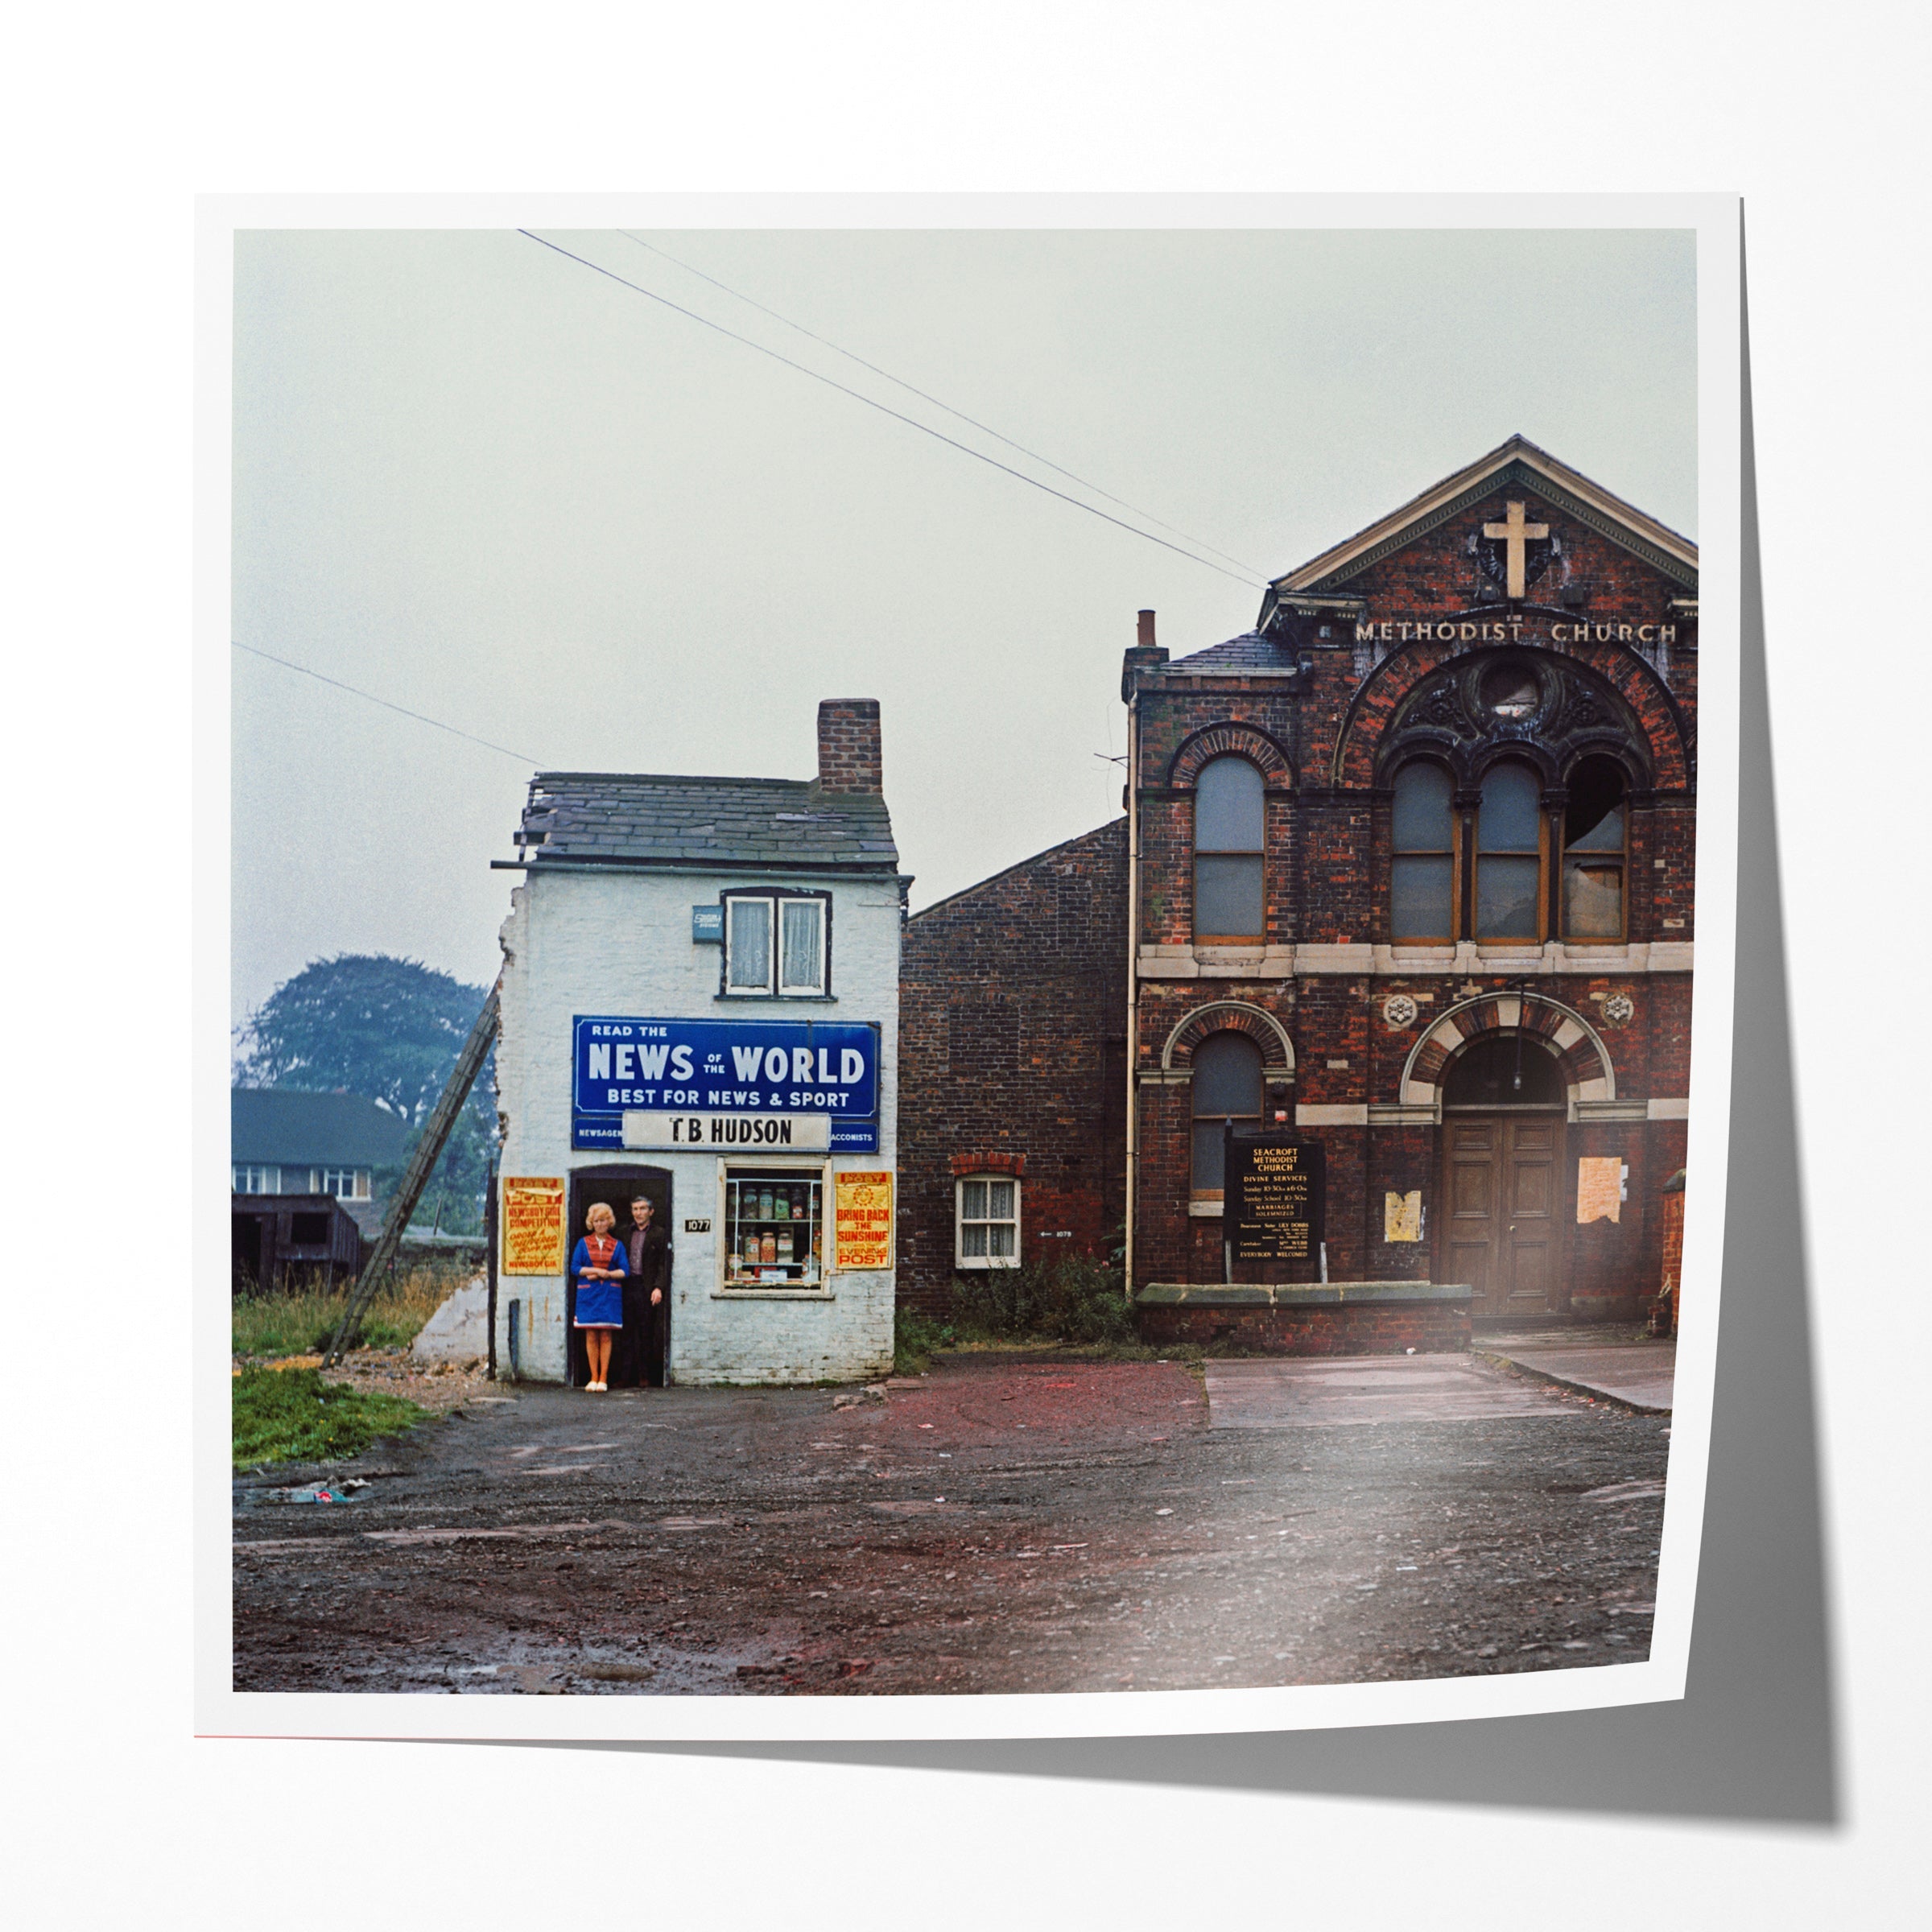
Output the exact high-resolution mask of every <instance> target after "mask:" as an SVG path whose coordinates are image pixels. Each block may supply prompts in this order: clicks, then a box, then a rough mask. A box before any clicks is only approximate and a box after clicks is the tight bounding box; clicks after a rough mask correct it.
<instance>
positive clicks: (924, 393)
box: [617, 228, 1261, 575]
mask: <svg viewBox="0 0 1932 1932" xmlns="http://www.w3.org/2000/svg"><path fill="white" fill-rule="evenodd" d="M617 233H619V234H621V236H622V237H624V239H625V241H626V242H635V243H636V244H637V246H638V247H639V248H644V249H648V250H650V252H651V254H654V255H662V256H663V258H664V259H665V260H666V261H667V262H671V264H672V265H673V266H675V267H678V268H681V269H683V270H684V272H685V273H686V274H687V275H696V277H697V278H698V279H699V280H700V282H708V283H710V284H711V286H712V287H713V288H716V289H721V290H722V291H724V292H725V294H726V295H729V296H730V297H731V299H733V301H734V302H742V303H745V305H746V306H747V307H748V308H755V309H756V310H757V311H758V313H759V314H760V315H762V316H770V317H771V319H772V320H773V321H774V322H782V323H783V324H784V325H785V326H786V328H791V329H796V330H797V331H798V332H799V334H800V335H802V336H807V337H809V338H810V339H811V341H814V342H816V343H818V344H819V345H820V346H821V347H822V348H825V349H830V350H831V351H832V353H833V354H834V355H835V356H843V357H844V358H845V359H846V361H848V362H856V363H857V364H858V365H859V367H860V368H861V369H870V370H871V371H872V373H873V374H874V375H875V376H882V377H884V378H885V379H886V381H887V382H890V383H892V384H894V386H896V387H898V388H899V389H902V390H905V391H906V393H907V394H909V395H914V396H917V397H918V398H919V400H920V401H921V402H922V403H931V405H932V406H933V407H934V408H935V409H943V410H944V411H945V412H946V413H947V415H949V416H956V417H958V419H960V422H962V423H970V424H971V425H972V427H973V428H975V429H976V430H978V431H980V433H981V434H982V435H983V436H991V437H992V438H993V440H994V441H995V442H998V443H1004V444H1005V445H1006V447H1007V448H1009V449H1017V450H1018V452H1020V454H1021V455H1022V456H1030V457H1031V458H1032V460H1034V462H1035V463H1041V464H1045V465H1046V467H1047V469H1051V470H1052V471H1054V472H1055V473H1056V474H1058V475H1059V476H1063V477H1067V478H1068V479H1069V480H1070V481H1073V482H1075V483H1077V484H1079V485H1080V487H1081V489H1090V490H1092V492H1093V493H1094V494H1095V495H1096V496H1097V497H1105V498H1106V499H1107V501H1108V502H1109V503H1117V504H1119V506H1121V509H1122V510H1132V511H1133V514H1135V515H1136V516H1137V517H1144V518H1146V520H1147V521H1148V522H1150V523H1151V524H1153V525H1154V527H1155V528H1156V529H1157V530H1166V531H1168V532H1169V533H1170V535H1174V536H1177V537H1185V538H1186V539H1187V541H1188V542H1189V543H1191V544H1193V545H1194V546H1195V548H1196V549H1197V550H1204V551H1208V554H1209V555H1212V556H1216V557H1219V558H1220V559H1222V561H1223V562H1224V563H1228V564H1236V565H1237V566H1239V568H1241V569H1243V570H1245V571H1248V572H1253V573H1254V574H1256V575H1259V574H1261V573H1259V572H1256V569H1255V566H1254V565H1253V564H1248V563H1244V562H1243V561H1242V559H1241V558H1239V557H1236V556H1232V555H1229V553H1228V551H1224V550H1220V549H1217V548H1216V547H1215V546H1214V545H1213V544H1212V543H1209V542H1208V539H1206V538H1205V537H1197V536H1195V535H1194V534H1193V533H1192V532H1191V530H1183V529H1182V528H1181V527H1180V526H1179V525H1178V524H1174V523H1169V522H1166V521H1165V520H1163V519H1162V518H1159V517H1157V516H1156V515H1155V514H1154V512H1153V511H1152V510H1145V509H1143V508H1142V507H1141V506H1140V505H1139V504H1137V503H1130V502H1128V500H1127V499H1126V498H1125V497H1117V496H1116V495H1115V494H1114V493H1113V491H1112V490H1110V489H1103V488H1102V487H1101V486H1100V485H1099V484H1098V483H1096V482H1094V481H1092V478H1091V477H1083V476H1081V475H1080V473H1079V472H1078V471H1076V470H1071V469H1067V466H1066V464H1063V463H1056V462H1055V461H1054V460H1053V459H1052V457H1051V456H1042V455H1041V454H1040V452H1038V450H1037V449H1030V448H1027V446H1026V444H1024V443H1019V442H1016V441H1015V440H1013V438H1012V437H1011V436H1007V435H1005V434H1004V433H1003V432H1002V431H999V430H997V429H995V428H994V427H993V425H992V424H991V423H982V422H981V421H980V419H979V418H978V417H977V416H969V415H967V413H966V412H965V411H964V410H963V409H955V408H954V407H953V406H952V404H951V403H947V402H943V401H941V399H940V398H939V397H937V396H935V395H934V394H932V393H931V391H930V390H923V389H921V388H920V387H919V385H918V384H917V383H914V382H907V381H906V378H904V377H903V376H895V375H894V374H893V373H892V371H891V370H890V369H881V367H880V366H879V365H878V364H877V363H876V362H869V361H867V360H866V359H865V357H863V356H861V355H859V354H857V353H856V352H855V351H853V350H852V349H846V348H844V347H843V346H842V345H840V344H839V343H836V342H835V341H832V338H831V337H830V336H822V335H820V334H819V332H818V331H817V330H816V329H815V328H807V327H806V326H805V324H803V322H795V321H793V320H792V319H791V316H786V315H781V314H780V313H779V312H778V310H777V309H775V308H772V307H771V306H770V303H765V302H761V301H759V300H758V299H757V298H756V297H755V296H753V295H746V294H745V291H743V290H742V289H737V288H733V287H732V286H731V285H730V283H727V282H720V280H719V279H718V278H717V277H716V275H707V274H706V273H705V271H704V270H703V269H701V268H697V267H694V266H692V264H691V263H690V262H687V261H686V260H684V258H683V257H682V256H681V255H674V254H672V253H671V250H669V249H667V248H664V247H661V246H659V245H658V243H657V242H646V240H645V239H644V237H642V235H637V234H633V233H631V231H630V229H627V228H621V229H618V230H617Z"/></svg>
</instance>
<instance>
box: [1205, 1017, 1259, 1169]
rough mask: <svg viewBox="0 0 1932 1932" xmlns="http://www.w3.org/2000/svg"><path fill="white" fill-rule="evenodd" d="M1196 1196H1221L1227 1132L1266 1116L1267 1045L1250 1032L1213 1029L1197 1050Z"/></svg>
mask: <svg viewBox="0 0 1932 1932" xmlns="http://www.w3.org/2000/svg"><path fill="white" fill-rule="evenodd" d="M1192 1087H1193V1091H1194V1188H1193V1192H1194V1198H1195V1199H1196V1200H1197V1201H1218V1200H1219V1199H1220V1198H1221V1193H1222V1188H1223V1185H1224V1178H1225V1177H1224V1171H1223V1170H1224V1142H1223V1140H1222V1131H1223V1129H1224V1128H1225V1127H1226V1126H1227V1125H1228V1122H1229V1121H1257V1122H1258V1121H1260V1119H1261V1048H1260V1047H1257V1046H1256V1045H1255V1043H1254V1042H1253V1040H1251V1039H1249V1037H1248V1036H1247V1034H1245V1033H1211V1034H1208V1038H1206V1039H1204V1040H1203V1041H1202V1042H1201V1043H1200V1045H1199V1046H1198V1047H1195V1050H1194V1079H1193V1081H1192Z"/></svg>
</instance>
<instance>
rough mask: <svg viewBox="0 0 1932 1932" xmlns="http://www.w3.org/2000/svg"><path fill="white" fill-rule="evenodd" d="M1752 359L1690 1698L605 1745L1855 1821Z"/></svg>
mask: <svg viewBox="0 0 1932 1932" xmlns="http://www.w3.org/2000/svg"><path fill="white" fill-rule="evenodd" d="M1742 346H1743V358H1744V359H1743V378H1744V394H1743V411H1744V414H1743V423H1744V447H1743V489H1744V504H1743V510H1744V520H1743V556H1742V566H1743V592H1744V598H1743V651H1742V663H1741V667H1740V671H1741V692H1740V696H1741V700H1742V703H1741V733H1742V746H1741V753H1742V755H1741V759H1740V791H1741V797H1740V849H1739V855H1738V857H1739V873H1738V906H1739V927H1738V935H1737V940H1738V944H1737V980H1736V1042H1737V1046H1736V1058H1735V1071H1734V1073H1733V1076H1732V1097H1731V1151H1730V1166H1731V1174H1730V1188H1729V1208H1728V1215H1727V1219H1726V1225H1725V1230H1724V1287H1723V1317H1722V1323H1721V1331H1722V1332H1721V1347H1720V1349H1719V1360H1718V1369H1717V1382H1716V1389H1715V1410H1714V1414H1713V1418H1712V1432H1711V1468H1710V1486H1709V1490H1708V1492H1707V1502H1706V1513H1705V1524H1704V1543H1703V1563H1702V1567H1701V1570H1700V1573H1699V1589H1698V1602H1697V1612H1696V1618H1695V1624H1694V1626H1693V1637H1692V1645H1691V1667H1690V1677H1689V1683H1688V1691H1687V1695H1686V1698H1685V1699H1684V1700H1683V1701H1682V1703H1672V1704H1655V1705H1646V1706H1639V1707H1630V1708H1625V1709H1620V1710H1612V1711H1573V1712H1563V1713H1558V1714H1554V1715H1547V1716H1538V1717H1521V1718H1497V1719H1484V1720H1480V1721H1476V1722H1472V1723H1459V1724H1410V1725H1401V1726H1378V1727H1374V1728H1364V1729H1354V1730H1347V1731H1326V1732H1320V1731H1317V1732H1270V1733H1261V1734H1251V1735H1245V1736H1198V1737H1164V1738H1138V1739H1134V1738H1109V1739H1106V1740H1085V1739H1069V1740H1047V1741H1034V1740H1012V1741H999V1742H991V1743H988V1742H965V1743H932V1744H674V1745H662V1744H631V1745H609V1746H598V1747H596V1748H605V1749H627V1750H651V1751H654V1752H677V1753H679V1754H701V1755H704V1756H707V1757H754V1758H760V1759H766V1760H791V1761H798V1762H800V1763H815V1764H853V1765H887V1766H892V1765H898V1766H903V1767H905V1768H906V1769H931V1770H935V1771H955V1772H957V1771H980V1772H988V1773H998V1774H1001V1775H1005V1776H1009V1777H1010V1776H1016V1775H1025V1776H1031V1777H1075V1778H1086V1779H1107V1780H1129V1781H1133V1782H1137V1783H1145V1784H1153V1785H1190V1786H1199V1787H1203V1788H1211V1789H1238V1790H1249V1791H1278V1792H1284V1793H1292V1792H1307V1793H1311V1794H1327V1795H1335V1796H1355V1797H1364V1798H1388V1799H1393V1800H1409V1801H1418V1800H1419V1801H1426V1802H1434V1803H1444V1802H1451V1803H1463V1804H1477V1805H1498V1806H1526V1807H1539V1808H1542V1809H1546V1810H1571V1811H1587V1812H1598V1813H1609V1814H1653V1815H1661V1816H1664V1817H1671V1818H1697V1819H1732V1820H1752V1821H1763V1822H1776V1823H1785V1824H1810V1825H1814V1826H1818V1827H1831V1826H1833V1825H1835V1824H1836V1823H1838V1822H1839V1818H1840V1815H1841V1814H1840V1803H1839V1771H1838V1746H1837V1726H1836V1722H1835V1707H1834V1699H1833V1691H1832V1673H1831V1645H1830V1633H1829V1629H1828V1626H1827V1610H1826V1591H1825V1575H1826V1550H1825V1542H1824V1534H1823V1519H1822V1513H1821V1508H1820V1496H1819V1480H1818V1447H1817V1408H1816V1401H1815V1397H1814V1389H1813V1377H1812V1367H1811V1341H1810V1315H1809V1311H1808V1307H1807V1300H1808V1283H1807V1275H1806V1260H1805V1256H1806V1246H1805V1227H1804V1218H1803V1211H1802V1205H1801V1197H1800V1195H1799V1192H1798V1179H1799V1150H1798V1131H1797V1116H1796V1104H1795V1096H1794V1084H1793V1079H1792V1055H1791V1046H1790V1011H1789V1004H1788V989H1787V972H1786V960H1785V955H1786V941H1785V931H1784V923H1783V912H1782V905H1781V894H1780V892H1779V886H1778V854H1777V829H1776V815H1775V786H1774V783H1773V777H1774V774H1773V769H1772V757H1771V742H1770V729H1769V698H1768V693H1767V689H1766V681H1765V629H1764V608H1763V598H1762V584H1761V572H1760V564H1759V550H1758V526H1757V474H1756V468H1755V455H1754V447H1753V440H1752V410H1751V388H1750V339H1749V331H1748V320H1747V325H1746V328H1745V332H1744V343H1743V345H1742ZM571 1748H581V1747H571Z"/></svg>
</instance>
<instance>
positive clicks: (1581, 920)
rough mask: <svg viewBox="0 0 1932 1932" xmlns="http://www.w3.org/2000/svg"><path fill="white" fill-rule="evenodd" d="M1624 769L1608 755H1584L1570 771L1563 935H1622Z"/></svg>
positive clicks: (1626, 814) (1565, 818)
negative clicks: (1586, 756) (1592, 756)
mask: <svg viewBox="0 0 1932 1932" xmlns="http://www.w3.org/2000/svg"><path fill="white" fill-rule="evenodd" d="M1628 829H1629V811H1628V810H1627V808H1626V801H1625V795H1624V774H1623V773H1622V771H1621V770H1620V769H1619V768H1618V766H1616V763H1615V762H1613V761H1612V760H1611V759H1609V758H1585V759H1584V760H1583V762H1581V763H1580V764H1579V766H1577V767H1576V769H1575V770H1574V771H1573V772H1571V774H1570V803H1569V804H1568V806H1567V807H1566V809H1565V811H1564V813H1563V936H1564V938H1565V939H1622V938H1623V936H1624V840H1625V837H1626V836H1627V834H1628Z"/></svg>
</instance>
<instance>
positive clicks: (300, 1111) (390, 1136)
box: [228, 1087, 409, 1167]
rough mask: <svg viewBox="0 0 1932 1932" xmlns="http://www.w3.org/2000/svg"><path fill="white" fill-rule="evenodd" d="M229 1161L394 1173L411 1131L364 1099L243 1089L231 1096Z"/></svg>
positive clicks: (348, 1095) (272, 1089)
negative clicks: (382, 1169)
mask: <svg viewBox="0 0 1932 1932" xmlns="http://www.w3.org/2000/svg"><path fill="white" fill-rule="evenodd" d="M228 1121H229V1145H230V1154H229V1158H231V1159H232V1160H233V1161H235V1162H242V1163H247V1164H249V1165H261V1166H291V1167H388V1166H394V1164H395V1163H396V1162H398V1161H400V1160H401V1159H402V1158H403V1143H404V1141H406V1140H407V1138H408V1134H409V1130H408V1129H407V1127H405V1126H404V1125H403V1122H402V1121H401V1120H399V1119H398V1117H396V1116H395V1115H394V1114H393V1113H390V1112H389V1111H388V1109H387V1108H382V1107H378V1105H377V1104H376V1103H375V1102H374V1100H365V1098H364V1097H363V1096H361V1094H359V1093H295V1092H290V1091H288V1090H287V1089H284V1088H279V1087H237V1088H233V1089H232V1090H231V1092H229V1096H228Z"/></svg>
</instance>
